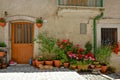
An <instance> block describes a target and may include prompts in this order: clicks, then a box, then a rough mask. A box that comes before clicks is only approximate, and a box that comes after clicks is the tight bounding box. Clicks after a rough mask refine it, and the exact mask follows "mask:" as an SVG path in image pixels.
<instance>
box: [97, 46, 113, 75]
mask: <svg viewBox="0 0 120 80" xmlns="http://www.w3.org/2000/svg"><path fill="white" fill-rule="evenodd" d="M111 53H112V51H111V49H110V48H109V47H108V46H101V47H100V48H98V49H97V51H96V54H95V56H96V59H97V61H99V62H100V63H101V72H102V73H105V72H106V71H107V65H108V64H109V62H110V56H111Z"/></svg>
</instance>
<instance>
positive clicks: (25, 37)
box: [11, 22, 33, 64]
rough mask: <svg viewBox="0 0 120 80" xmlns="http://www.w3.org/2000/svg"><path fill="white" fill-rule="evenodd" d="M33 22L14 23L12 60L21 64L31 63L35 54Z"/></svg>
mask: <svg viewBox="0 0 120 80" xmlns="http://www.w3.org/2000/svg"><path fill="white" fill-rule="evenodd" d="M32 41H33V24H32V23H28V22H16V23H12V51H11V52H12V60H14V61H16V62H17V63H20V64H23V63H24V64H26V63H29V59H30V58H31V57H32V56H33V43H32Z"/></svg>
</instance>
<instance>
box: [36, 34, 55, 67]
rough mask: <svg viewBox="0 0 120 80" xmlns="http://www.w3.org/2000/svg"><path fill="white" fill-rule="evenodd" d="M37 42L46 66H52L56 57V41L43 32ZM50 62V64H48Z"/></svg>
mask: <svg viewBox="0 0 120 80" xmlns="http://www.w3.org/2000/svg"><path fill="white" fill-rule="evenodd" d="M36 42H37V43H38V45H39V50H40V52H41V55H42V56H43V57H44V58H45V60H46V61H45V64H46V65H52V64H53V61H52V60H53V59H55V57H56V54H55V52H56V47H57V45H56V39H55V38H52V37H50V36H48V33H47V32H41V33H39V34H38V37H37V39H36ZM48 62H50V63H51V64H50V63H48Z"/></svg>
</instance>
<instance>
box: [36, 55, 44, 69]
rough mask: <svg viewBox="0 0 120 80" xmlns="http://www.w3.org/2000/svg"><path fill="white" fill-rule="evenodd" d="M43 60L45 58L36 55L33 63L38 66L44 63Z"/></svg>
mask: <svg viewBox="0 0 120 80" xmlns="http://www.w3.org/2000/svg"><path fill="white" fill-rule="evenodd" d="M44 60H45V58H44V57H38V58H37V59H36V60H35V65H36V66H37V67H39V65H40V64H42V65H44Z"/></svg>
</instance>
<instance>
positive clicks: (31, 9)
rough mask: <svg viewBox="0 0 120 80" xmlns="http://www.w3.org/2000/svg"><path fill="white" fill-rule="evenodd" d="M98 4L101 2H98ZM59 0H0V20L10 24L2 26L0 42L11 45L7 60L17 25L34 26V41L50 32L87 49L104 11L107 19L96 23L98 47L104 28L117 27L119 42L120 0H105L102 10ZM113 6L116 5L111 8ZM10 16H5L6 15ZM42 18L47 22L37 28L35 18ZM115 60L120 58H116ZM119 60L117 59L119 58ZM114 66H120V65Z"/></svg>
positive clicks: (9, 50) (36, 51) (35, 54)
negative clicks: (2, 19) (15, 24)
mask: <svg viewBox="0 0 120 80" xmlns="http://www.w3.org/2000/svg"><path fill="white" fill-rule="evenodd" d="M98 1H99V0H98ZM58 3H59V0H29V1H28V0H9V1H8V0H0V17H5V18H6V20H7V25H6V26H5V27H4V28H2V27H0V41H5V43H6V44H7V46H8V52H9V54H8V56H9V57H8V59H9V60H10V59H11V55H12V53H11V52H12V44H11V39H12V36H11V33H12V31H11V24H12V23H14V22H31V23H32V24H34V38H36V36H37V34H38V32H41V31H45V30H46V31H48V32H49V33H50V35H51V36H54V37H56V38H59V39H70V40H71V41H74V43H79V44H80V45H81V47H84V45H85V43H86V42H87V41H90V42H91V43H92V44H93V43H94V36H93V27H94V25H93V20H94V18H95V17H96V16H98V15H100V14H101V13H102V12H103V13H104V16H103V17H102V18H100V19H99V20H97V34H96V35H97V46H100V45H101V28H117V41H119V40H120V31H119V30H120V28H119V26H120V15H119V13H120V11H119V4H118V3H120V1H119V0H116V1H114V0H104V2H103V3H104V4H103V5H104V6H103V7H95V6H93V7H90V5H89V6H63V5H58ZM111 5H114V6H111ZM5 11H6V12H7V13H8V15H7V16H5V14H4V12H5ZM38 17H42V18H43V19H44V20H45V22H44V24H43V26H42V27H41V28H37V27H36V24H35V22H36V18H38ZM81 24H85V25H86V28H85V29H86V30H85V31H86V32H85V33H84V34H82V33H81V30H80V29H81V28H80V25H81ZM33 53H34V54H33V57H36V56H37V55H38V53H39V51H38V45H37V44H36V43H34V49H33ZM113 56H114V57H115V58H112V61H113V63H114V61H115V60H116V59H117V60H118V61H119V60H120V57H118V56H116V55H113ZM116 57H117V58H116ZM115 65H117V66H120V63H116V64H115Z"/></svg>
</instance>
